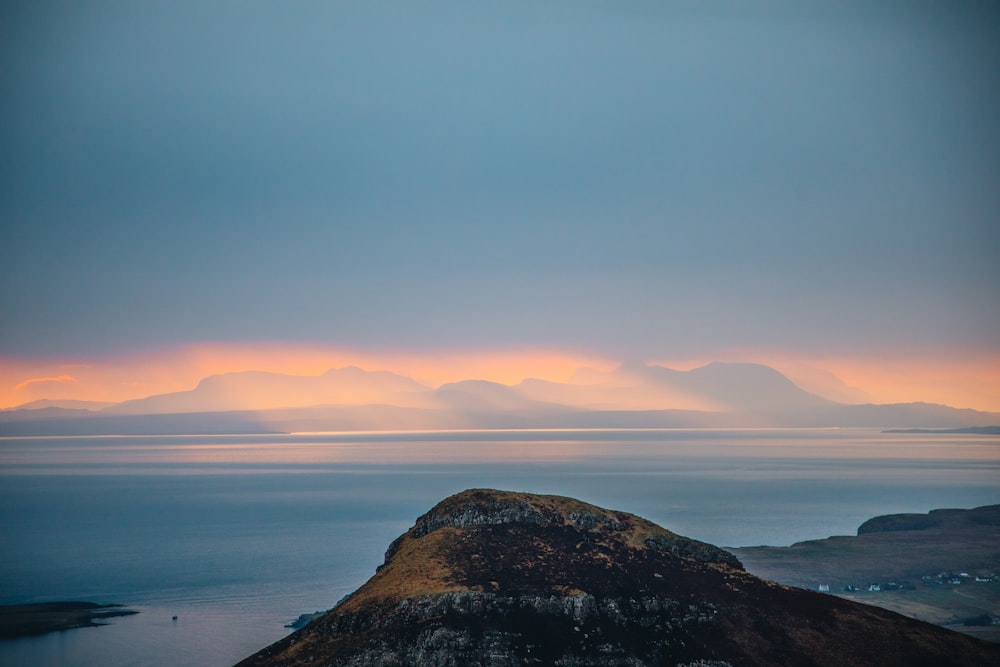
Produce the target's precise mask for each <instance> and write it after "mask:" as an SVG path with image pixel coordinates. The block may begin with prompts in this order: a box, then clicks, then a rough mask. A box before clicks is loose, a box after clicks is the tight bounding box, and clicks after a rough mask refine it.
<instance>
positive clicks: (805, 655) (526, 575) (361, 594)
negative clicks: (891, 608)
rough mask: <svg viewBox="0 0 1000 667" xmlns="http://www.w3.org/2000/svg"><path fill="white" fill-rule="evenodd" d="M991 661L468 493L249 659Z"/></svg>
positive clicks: (651, 528) (707, 562) (938, 636)
mask: <svg viewBox="0 0 1000 667" xmlns="http://www.w3.org/2000/svg"><path fill="white" fill-rule="evenodd" d="M998 663H1000V646H996V645H991V644H987V643H985V642H981V641H979V640H976V639H973V638H971V637H966V636H964V635H960V634H957V633H954V632H951V631H949V630H945V629H943V628H939V627H936V626H933V625H929V624H926V623H921V622H919V621H914V620H912V619H908V618H905V617H903V616H900V615H898V614H894V613H892V612H888V611H885V610H883V609H879V608H876V607H870V606H866V605H860V604H856V603H853V602H849V601H846V600H842V599H839V598H835V597H832V596H828V595H821V594H818V593H812V592H809V591H804V590H799V589H792V588H786V587H784V586H780V585H778V584H774V583H771V582H768V581H765V580H762V579H759V578H757V577H755V576H752V575H750V574H748V573H747V572H746V571H744V569H743V567H742V566H741V564H740V562H739V561H738V560H737V559H736V558H735V557H734V556H733V555H731V554H729V553H728V552H726V551H723V550H721V549H718V548H716V547H714V546H711V545H709V544H705V543H702V542H697V541H695V540H691V539H688V538H685V537H681V536H679V535H676V534H674V533H671V532H670V531H668V530H665V529H663V528H661V527H659V526H657V525H655V524H653V523H651V522H649V521H646V520H644V519H641V518H639V517H637V516H634V515H631V514H626V513H623V512H615V511H610V510H606V509H602V508H599V507H595V506H593V505H588V504H586V503H583V502H580V501H578V500H573V499H570V498H562V497H558V496H539V495H531V494H523V493H510V492H504V491H493V490H470V491H465V492H462V493H460V494H457V495H455V496H452V497H450V498H447V499H445V500H444V501H442V502H441V503H439V504H438V505H437V506H435V507H434V508H433V509H432V510H430V511H429V512H428V513H426V514H424V515H423V516H421V517H420V518H418V519H417V521H416V524H415V525H414V526H413V527H412V528H411V529H410V530H408V531H407V532H406V533H405V534H403V535H402V536H401V537H399V538H398V539H397V540H396V541H394V542H393V543H392V544H391V545H390V546H389V549H388V551H387V552H386V558H385V563H384V564H383V565H382V566H381V567H380V568H379V569H378V572H377V573H376V574H375V576H373V577H372V578H371V579H370V580H369V581H368V582H367V583H365V584H364V585H363V586H362V587H361V588H359V589H358V590H357V591H356V592H354V593H353V594H352V595H350V596H348V597H347V598H345V599H344V600H343V601H341V603H340V604H339V605H338V606H337V607H335V608H334V609H333V610H332V611H330V612H328V613H327V614H325V615H323V616H321V617H319V618H318V619H316V620H314V621H313V622H311V623H310V624H309V625H307V626H306V627H305V628H303V629H301V630H299V631H297V632H295V633H293V634H291V635H289V636H288V637H287V638H285V639H283V640H281V641H279V642H277V643H276V644H274V645H272V646H270V647H268V648H266V649H264V650H262V651H261V652H259V653H257V654H256V655H254V656H252V657H250V658H248V659H247V660H245V661H243V662H242V663H240V665H242V666H244V667H250V666H255V665H256V666H265V665H269V666H279V665H280V666H289V667H290V666H293V665H359V666H360V665H531V664H534V665H557V664H563V665H634V666H638V665H702V666H704V665H711V666H713V667H723V666H726V665H775V666H778V665H782V666H785V665H871V664H883V665H928V666H929V665H934V666H942V665H955V666H958V665H962V666H965V667H967V666H970V665H994V664H998Z"/></svg>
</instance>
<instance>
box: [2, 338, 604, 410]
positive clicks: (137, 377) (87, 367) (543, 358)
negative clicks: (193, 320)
mask: <svg viewBox="0 0 1000 667" xmlns="http://www.w3.org/2000/svg"><path fill="white" fill-rule="evenodd" d="M345 366H357V367H359V368H362V369H364V370H366V371H389V372H393V373H398V374H400V375H404V376H407V377H410V378H412V379H414V380H416V381H418V382H420V383H422V384H425V385H427V386H428V387H437V386H440V385H442V384H445V383H448V382H457V381H460V380H470V379H475V380H489V381H492V382H499V383H501V384H516V383H518V382H520V381H521V380H523V379H526V378H541V379H545V380H552V381H566V380H568V379H569V378H570V376H571V375H572V374H573V373H574V372H575V371H576V370H577V369H579V368H581V367H591V368H596V369H598V370H611V369H612V368H614V367H615V366H616V362H613V361H609V360H607V359H604V358H601V357H598V356H596V355H586V354H582V353H568V352H559V351H554V350H545V349H541V348H530V349H506V350H482V351H474V350H462V351H451V352H449V351H443V350H438V351H428V352H423V353H417V352H413V351H381V352H372V351H367V352H366V351H357V350H349V349H346V348H339V347H334V346H321V345H304V344H288V343H256V344H255V343H228V344H227V343H197V344H191V345H186V346H181V347H175V348H165V349H160V350H153V351H149V352H146V353H140V354H127V355H122V356H120V357H104V358H98V359H88V360H77V359H66V360H36V359H16V358H5V359H0V408H6V407H14V406H17V405H23V404H24V403H28V402H31V401H35V400H39V399H54V400H85V401H107V402H120V401H125V400H130V399H135V398H145V397H147V396H151V395H154V394H162V393H169V392H177V391H186V390H190V389H193V388H194V387H195V386H196V385H197V384H198V382H199V381H200V380H202V379H203V378H205V377H207V376H210V375H217V374H222V373H234V372H239V371H251V370H253V371H265V372H272V373H285V374H289V375H321V374H323V373H325V372H326V371H328V370H330V369H331V368H343V367H345ZM69 380H72V381H69Z"/></svg>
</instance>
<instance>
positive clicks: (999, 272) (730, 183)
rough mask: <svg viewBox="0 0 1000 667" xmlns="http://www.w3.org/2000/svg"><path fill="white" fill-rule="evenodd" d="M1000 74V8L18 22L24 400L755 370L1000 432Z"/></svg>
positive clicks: (8, 278)
mask: <svg viewBox="0 0 1000 667" xmlns="http://www.w3.org/2000/svg"><path fill="white" fill-rule="evenodd" d="M997 72H1000V9H998V8H997V7H996V5H994V4H993V3H981V2H948V3H943V2H929V1H926V2H921V1H919V0H918V1H916V2H879V1H875V2H837V3H801V2H794V3H793V2H780V1H770V2H764V1H760V2H740V3H737V2H712V1H704V2H644V1H635V2H627V1H626V2H603V1H596V0H581V1H578V2H569V1H561V0H542V1H540V2H539V1H534V2H528V1H527V0H523V1H522V0H506V1H503V2H500V1H483V2H458V1H454V2H450V1H445V0H441V1H436V2H364V3H360V2H346V1H338V0H331V1H328V2H309V1H305V0H303V1H299V2H294V3H275V2H259V1H254V0H250V1H247V2H188V1H186V0H179V1H176V2H142V3H136V2H125V1H119V2H110V1H102V0H95V1H94V2H88V3H75V2H56V1H47V0H41V1H39V2H31V3H3V6H2V7H0V155H2V156H3V159H2V160H0V234H2V237H0V238H2V241H0V313H2V316H0V373H2V376H3V377H2V379H0V384H2V387H0V404H2V405H15V404H17V403H18V402H21V399H24V398H39V397H52V398H58V397H67V396H69V395H70V394H72V396H73V397H77V398H80V397H88V396H89V397H94V398H97V397H98V395H99V394H102V392H103V395H105V396H111V395H114V396H124V397H135V395H137V393H139V392H152V391H154V390H163V389H164V388H165V387H168V386H169V387H174V388H176V387H184V386H185V385H186V386H188V387H189V386H190V385H191V383H193V382H195V381H196V379H197V378H196V377H195V376H196V375H198V374H199V373H205V372H214V371H216V370H218V369H232V370H238V369H240V368H242V367H244V366H245V367H262V368H263V367H266V368H267V369H275V370H287V371H290V370H292V369H304V368H306V367H308V368H310V369H312V368H313V367H318V366H320V365H322V364H324V363H327V362H338V363H339V362H340V361H344V362H350V361H352V360H354V361H357V360H361V361H363V362H367V363H368V364H369V366H374V367H389V366H392V365H393V364H396V366H395V367H398V368H401V369H404V370H405V369H411V370H414V369H415V372H422V373H423V374H424V376H425V377H433V378H437V379H438V380H443V379H446V378H451V377H453V376H455V375H457V371H454V369H455V368H456V367H457V366H458V365H461V364H460V362H462V361H463V360H464V361H465V362H467V365H466V366H465V368H466V369H467V370H468V372H470V373H471V372H476V373H479V374H480V375H490V374H491V373H492V375H491V377H492V378H498V379H507V378H509V377H511V376H514V375H523V376H530V375H535V376H546V375H548V376H552V377H562V376H564V375H566V374H567V373H568V370H567V369H568V368H569V366H571V365H574V364H575V362H576V361H577V360H579V362H580V363H581V364H587V365H592V366H598V367H606V366H608V365H609V364H613V363H615V362H616V361H618V360H622V359H642V360H646V361H650V362H657V363H659V362H662V363H667V364H668V365H669V364H673V365H675V366H678V365H679V366H684V365H685V364H686V365H687V366H690V365H691V364H693V363H694V362H695V360H712V359H728V360H739V359H744V360H760V361H771V362H773V363H775V364H776V365H779V366H780V364H782V363H784V364H785V365H786V366H787V367H791V365H792V364H807V365H812V366H816V367H819V368H822V369H825V370H829V371H832V372H834V373H836V374H837V375H838V377H840V378H841V379H843V380H844V381H845V382H846V383H848V384H851V385H852V386H859V387H860V388H861V389H863V390H864V391H866V392H868V393H869V394H871V395H872V396H874V397H876V398H877V399H880V400H885V401H887V402H888V401H892V400H919V399H921V398H923V399H926V400H939V401H941V402H952V404H955V403H956V402H959V403H961V405H960V407H978V408H980V409H993V410H1000V261H997V255H998V251H1000V122H998V121H997V119H998V118H1000V86H998V85H997V74H996V73H997ZM304 350H305V351H311V354H312V355H313V356H312V357H310V359H311V361H309V362H308V363H306V362H303V361H302V358H303V357H302V355H303V354H305V352H303V351H304ZM253 351H256V353H257V356H256V357H255V356H254V355H253V354H251V352H253ZM198 355H201V356H198ZM206 355H207V356H206ZM296 355H298V356H296ZM195 357H197V358H199V359H201V360H202V361H201V362H199V363H198V364H193V365H191V364H187V365H185V363H187V362H184V363H181V362H180V361H179V360H181V359H187V360H190V359H191V358H195ZM237 359H241V360H243V361H240V362H239V363H237V362H236V361H235V360H237ZM294 359H298V361H293V360H294ZM404 359H405V360H409V361H407V363H403V361H402V360H404ZM497 360H505V361H502V362H500V363H497ZM570 360H572V361H573V363H570ZM434 363H439V364H440V365H442V367H443V370H437V371H434V370H433V369H432V368H431V366H433V364H434ZM241 364H242V365H241ZM407 364H409V365H407ZM180 367H183V368H185V369H187V370H185V371H184V372H183V373H182V372H181V371H180V370H178V369H179V368H180ZM237 367H239V368H237ZM83 368H90V369H94V368H97V369H103V371H102V372H103V373H104V374H103V375H102V376H101V377H102V378H103V379H102V380H101V381H100V382H98V381H97V380H94V381H92V382H91V383H89V384H88V383H87V382H85V381H84V380H82V379H81V378H82V377H83V376H84V375H86V374H85V373H81V372H80V369H83ZM154 368H158V369H161V371H156V372H154V371H153V369H154ZM490 368H492V369H493V370H492V371H489V369H490ZM73 369H76V370H75V371H74V370H73ZM162 369H166V370H162ZM171 369H174V370H171ZM522 369H523V371H522ZM515 371H516V372H515ZM310 372H311V371H310ZM315 372H320V370H318V369H317V370H316V371H315ZM94 373H95V375H94V377H95V378H96V377H97V375H100V373H97V371H94ZM60 378H61V379H60ZM65 378H70V379H69V380H67V379H65ZM158 378H159V379H158ZM164 378H168V379H164ZM192 378H194V379H192ZM512 381H513V380H512ZM99 384H100V386H101V387H103V388H100V389H99V388H98V385H99ZM112 385H113V386H112ZM904 387H908V389H905V390H904ZM29 389H30V391H28V390H29ZM70 390H72V391H70ZM130 392H131V393H130ZM113 400H122V399H121V398H120V397H119V398H115V399H113Z"/></svg>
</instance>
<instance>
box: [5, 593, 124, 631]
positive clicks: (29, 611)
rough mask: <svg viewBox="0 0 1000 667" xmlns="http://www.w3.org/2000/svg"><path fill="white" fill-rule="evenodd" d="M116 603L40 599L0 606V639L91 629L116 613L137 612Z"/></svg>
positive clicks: (117, 614) (121, 614)
mask: <svg viewBox="0 0 1000 667" xmlns="http://www.w3.org/2000/svg"><path fill="white" fill-rule="evenodd" d="M138 613H139V612H137V611H135V610H134V609H127V608H125V607H123V606H122V605H119V604H97V603H94V602H41V603H37V604H13V605H0V639H16V638H18V637H30V636H31V635H43V634H46V633H48V632H58V631H60V630H71V629H73V628H93V627H98V626H101V625H107V623H103V622H102V621H103V620H105V619H108V618H114V617H116V616H130V615H132V614H138Z"/></svg>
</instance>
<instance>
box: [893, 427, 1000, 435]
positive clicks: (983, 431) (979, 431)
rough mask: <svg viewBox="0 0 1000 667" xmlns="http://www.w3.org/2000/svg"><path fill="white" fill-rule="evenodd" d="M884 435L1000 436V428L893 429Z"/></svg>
mask: <svg viewBox="0 0 1000 667" xmlns="http://www.w3.org/2000/svg"><path fill="white" fill-rule="evenodd" d="M882 432H883V433H969V434H972V435H1000V426H966V427H965V428H891V429H888V430H885V431H882Z"/></svg>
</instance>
